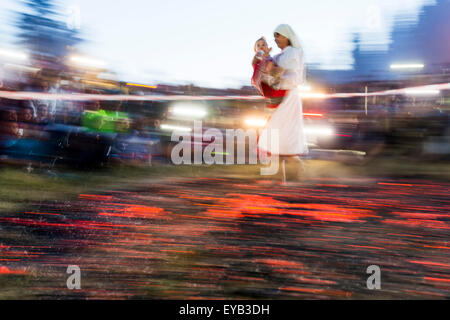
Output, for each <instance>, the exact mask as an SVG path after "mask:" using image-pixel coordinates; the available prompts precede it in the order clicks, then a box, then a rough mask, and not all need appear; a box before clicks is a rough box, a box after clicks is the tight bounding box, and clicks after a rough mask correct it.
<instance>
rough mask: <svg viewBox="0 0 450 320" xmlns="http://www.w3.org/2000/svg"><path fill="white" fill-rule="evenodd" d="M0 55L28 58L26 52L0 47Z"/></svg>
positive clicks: (20, 58)
mask: <svg viewBox="0 0 450 320" xmlns="http://www.w3.org/2000/svg"><path fill="white" fill-rule="evenodd" d="M0 56H3V57H6V58H11V59H15V60H22V61H24V60H28V55H27V54H26V53H23V52H20V51H16V50H10V49H0Z"/></svg>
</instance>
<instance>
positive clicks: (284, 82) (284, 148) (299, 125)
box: [258, 46, 308, 155]
mask: <svg viewBox="0 0 450 320" xmlns="http://www.w3.org/2000/svg"><path fill="white" fill-rule="evenodd" d="M274 60H275V63H276V64H277V65H278V66H280V67H281V68H283V69H285V72H284V74H283V76H282V78H281V83H280V89H282V90H288V91H289V92H288V94H287V95H286V96H285V97H284V99H283V102H282V103H281V104H280V105H279V106H278V108H277V109H276V110H275V112H274V113H273V114H272V116H271V118H270V119H269V121H268V122H267V124H266V126H265V127H264V129H263V130H262V131H261V135H260V137H259V140H258V147H259V149H260V150H261V151H262V152H269V153H271V154H278V155H305V154H307V153H308V145H307V143H306V136H305V131H304V124H303V108H302V100H301V97H300V95H299V90H298V86H299V85H300V84H302V83H303V82H304V78H305V70H304V64H303V54H302V50H301V49H297V48H293V47H291V46H288V47H286V48H285V49H284V50H283V51H282V52H281V53H280V54H278V55H276V56H275V57H274ZM277 136H278V139H277Z"/></svg>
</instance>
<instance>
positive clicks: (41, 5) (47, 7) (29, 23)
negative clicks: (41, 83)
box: [17, 0, 81, 68]
mask: <svg viewBox="0 0 450 320" xmlns="http://www.w3.org/2000/svg"><path fill="white" fill-rule="evenodd" d="M23 3H24V4H25V5H26V7H27V8H28V9H29V12H22V13H20V16H19V19H18V22H17V26H18V28H19V30H20V31H19V35H18V38H19V43H20V44H21V45H22V46H24V47H26V48H27V49H28V50H29V51H30V57H31V60H32V63H34V64H44V65H46V66H47V67H49V68H61V67H62V64H63V59H64V57H66V56H67V54H68V53H69V52H70V48H71V47H73V46H75V45H76V44H77V43H79V42H80V41H81V39H80V38H79V37H78V34H77V31H76V30H71V29H69V28H68V27H67V25H66V24H65V23H64V22H63V21H62V20H61V16H60V15H59V14H58V13H57V12H56V10H55V5H54V4H53V0H23Z"/></svg>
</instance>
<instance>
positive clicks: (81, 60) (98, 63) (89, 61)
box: [70, 56, 106, 68]
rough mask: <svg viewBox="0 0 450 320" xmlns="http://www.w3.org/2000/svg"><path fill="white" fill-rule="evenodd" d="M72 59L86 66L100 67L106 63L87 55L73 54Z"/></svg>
mask: <svg viewBox="0 0 450 320" xmlns="http://www.w3.org/2000/svg"><path fill="white" fill-rule="evenodd" d="M70 61H72V62H74V63H76V64H78V65H81V66H86V67H94V68H100V67H104V66H105V65H106V62H104V61H101V60H96V59H91V58H86V57H80V56H73V57H71V58H70Z"/></svg>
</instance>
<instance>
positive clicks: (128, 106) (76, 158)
mask: <svg viewBox="0 0 450 320" xmlns="http://www.w3.org/2000/svg"><path fill="white" fill-rule="evenodd" d="M1 89H2V90H4V91H10V92H11V91H26V92H39V93H50V94H71V93H85V94H98V95H101V94H117V93H119V92H118V91H117V88H116V90H115V91H111V89H99V88H95V89H94V88H92V87H90V86H87V85H84V84H81V83H80V82H76V81H71V80H65V79H61V78H59V77H58V78H54V79H47V78H43V77H37V76H36V77H33V78H32V79H31V80H30V81H29V83H28V84H25V85H20V86H18V87H17V88H11V87H7V86H5V85H3V88H1ZM14 89H15V90H14ZM119 90H120V88H119ZM31 98H33V97H31ZM143 105H144V103H142V102H139V103H135V102H122V101H100V100H86V101H76V100H65V99H61V100H58V99H54V98H52V99H49V100H44V99H27V100H25V99H24V100H16V99H9V98H1V99H0V159H1V160H3V162H10V163H20V164H22V163H26V164H28V165H29V167H30V166H31V167H32V166H36V165H39V166H42V165H45V166H51V167H53V166H54V165H55V164H69V165H71V166H76V167H81V168H86V167H93V166H95V167H98V166H104V165H106V164H107V163H114V162H116V163H123V162H127V163H132V164H144V165H150V164H151V160H152V155H153V156H154V157H158V155H159V154H160V153H161V150H160V147H159V145H158V142H159V141H160V140H161V134H162V133H161V132H159V129H158V128H159V120H157V119H161V118H162V117H163V116H164V115H162V114H157V111H155V110H160V109H158V108H157V106H155V108H148V109H147V110H145V109H144V106H143Z"/></svg>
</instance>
